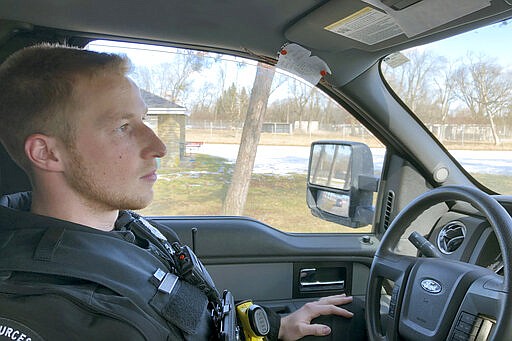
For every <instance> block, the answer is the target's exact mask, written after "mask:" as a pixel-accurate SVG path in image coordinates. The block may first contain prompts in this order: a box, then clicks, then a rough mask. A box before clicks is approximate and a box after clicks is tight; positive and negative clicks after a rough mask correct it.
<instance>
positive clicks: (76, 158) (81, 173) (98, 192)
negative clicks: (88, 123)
mask: <svg viewBox="0 0 512 341" xmlns="http://www.w3.org/2000/svg"><path fill="white" fill-rule="evenodd" d="M68 151H69V153H70V156H71V164H69V165H68V172H66V176H67V181H68V183H69V185H70V186H71V187H72V188H73V189H74V190H75V191H76V192H77V193H78V194H79V195H80V196H81V197H82V198H83V199H84V200H83V201H84V204H85V205H87V206H89V207H90V208H92V209H97V210H109V211H110V210H139V209H142V208H144V207H146V206H147V205H149V203H150V202H151V199H149V200H148V199H147V198H145V197H143V196H141V195H134V194H131V195H130V193H127V192H126V190H127V189H123V188H116V189H113V190H112V189H110V187H109V185H102V184H101V183H98V182H97V181H96V180H95V179H97V175H96V174H95V172H94V171H93V170H92V169H91V168H90V167H89V166H88V165H87V163H86V162H85V160H84V159H83V158H82V156H81V155H80V154H79V152H78V151H77V150H76V148H74V147H70V148H68ZM115 176H117V175H115V174H114V175H113V176H112V177H115ZM110 186H111V185H110ZM123 190H125V191H123Z"/></svg>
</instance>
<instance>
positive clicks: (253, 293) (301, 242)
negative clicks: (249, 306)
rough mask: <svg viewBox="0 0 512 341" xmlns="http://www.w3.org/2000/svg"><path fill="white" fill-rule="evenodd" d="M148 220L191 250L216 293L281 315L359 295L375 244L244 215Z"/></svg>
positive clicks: (349, 235) (359, 238)
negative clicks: (293, 230) (285, 228)
mask: <svg viewBox="0 0 512 341" xmlns="http://www.w3.org/2000/svg"><path fill="white" fill-rule="evenodd" d="M153 220H154V221H155V222H157V223H159V224H161V225H163V226H165V227H167V228H172V229H173V230H174V231H175V232H176V233H177V234H178V236H179V237H180V239H181V240H182V242H183V243H186V244H187V245H189V246H191V247H192V248H193V249H194V250H195V252H196V254H197V256H198V257H199V258H200V259H201V260H202V261H203V263H204V264H205V265H206V267H207V269H208V271H209V272H210V274H211V276H212V278H213V279H214V281H215V283H216V286H217V288H218V289H219V291H222V290H224V289H229V290H230V291H231V292H232V293H233V295H234V297H235V299H238V300H241V299H248V298H251V299H253V300H254V301H256V302H260V303H265V305H267V306H269V307H272V308H274V309H275V310H276V311H278V312H281V313H287V312H290V311H293V310H295V309H297V307H300V306H301V305H302V304H304V303H305V302H306V301H308V300H311V299H312V298H315V297H322V296H326V295H332V294H338V293H342V292H345V293H347V294H349V295H354V296H361V298H364V294H365V290H366V285H367V279H368V273H369V268H370V265H371V260H372V256H373V254H374V252H375V250H376V246H377V242H376V240H374V238H373V237H372V238H371V241H370V242H369V243H368V242H366V243H365V242H364V240H365V239H364V238H362V237H363V235H361V234H302V235H299V234H287V233H283V232H281V231H278V230H276V229H273V228H272V227H270V226H268V225H265V224H263V223H261V222H258V221H256V220H253V219H249V218H245V217H169V218H167V217H166V218H154V219H153Z"/></svg>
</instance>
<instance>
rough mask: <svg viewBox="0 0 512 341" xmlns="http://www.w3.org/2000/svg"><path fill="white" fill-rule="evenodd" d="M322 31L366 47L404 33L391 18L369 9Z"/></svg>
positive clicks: (364, 9)
mask: <svg viewBox="0 0 512 341" xmlns="http://www.w3.org/2000/svg"><path fill="white" fill-rule="evenodd" d="M324 29H326V30H327V31H331V32H333V33H336V34H339V35H342V36H345V37H347V38H350V39H353V40H357V41H359V42H361V43H364V44H367V45H373V44H377V43H380V42H382V41H385V40H388V39H390V38H393V37H396V36H398V35H400V34H402V33H404V31H402V29H401V28H400V26H398V24H397V23H396V22H395V21H394V20H393V17H391V16H389V15H387V14H386V13H383V12H381V11H379V10H376V9H374V8H371V7H365V8H363V9H362V10H360V11H357V12H356V13H354V14H352V15H350V16H348V17H346V18H343V19H341V20H339V21H337V22H335V23H332V24H330V25H328V26H325V27H324Z"/></svg>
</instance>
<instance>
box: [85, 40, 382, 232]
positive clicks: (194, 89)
mask: <svg viewBox="0 0 512 341" xmlns="http://www.w3.org/2000/svg"><path fill="white" fill-rule="evenodd" d="M88 48H89V49H92V50H97V51H106V52H115V53H124V54H126V55H128V56H129V57H130V59H131V60H132V62H133V64H134V70H133V72H132V74H131V77H132V78H133V79H134V80H135V82H136V83H137V84H138V86H139V87H140V89H141V94H142V97H143V99H144V100H145V102H146V104H147V106H148V108H149V112H148V117H149V118H148V120H147V124H148V125H149V126H151V127H152V128H153V129H154V130H155V132H156V133H157V134H158V136H159V137H160V138H161V139H162V140H163V141H164V143H165V144H166V145H167V150H168V153H167V155H166V157H165V158H163V159H162V160H160V168H159V179H158V181H157V183H156V184H155V187H154V189H155V198H154V201H153V203H152V204H151V205H150V206H149V207H147V208H146V209H144V210H142V211H141V213H142V214H144V215H149V216H162V215H167V216H169V215H177V216H180V215H211V216H215V215H241V216H248V217H252V218H255V219H258V220H260V221H262V222H264V223H266V224H268V225H270V226H272V227H274V228H277V229H280V230H282V231H286V232H294V233H319V232H321V233H327V232H328V233H367V232H369V231H371V227H370V226H366V227H363V228H359V229H351V228H348V227H345V226H342V225H338V224H334V223H329V222H326V221H324V220H321V219H319V218H316V217H314V216H313V215H312V214H311V212H310V209H309V208H308V206H307V203H306V178H307V169H308V161H309V153H310V146H311V142H313V141H317V140H350V141H358V142H363V143H366V144H367V145H369V146H370V148H371V150H372V154H373V159H374V164H375V169H376V172H377V173H379V174H380V170H381V166H382V160H383V156H384V148H383V146H382V144H380V142H378V140H377V139H375V138H374V137H373V136H372V135H371V134H370V133H369V132H368V131H367V130H366V129H365V128H364V127H363V126H362V125H361V124H359V123H358V122H357V121H356V120H355V119H354V118H353V117H352V116H351V115H350V114H349V113H348V112H347V111H346V110H345V109H344V108H343V107H341V106H340V105H339V104H338V103H336V102H335V101H333V100H332V99H330V98H329V97H327V96H326V95H325V93H323V92H322V91H320V90H319V89H318V88H316V87H314V86H312V85H310V84H309V83H306V82H304V81H302V80H300V79H298V78H297V77H294V76H291V75H289V74H286V73H284V72H283V71H281V70H279V69H275V68H273V67H269V66H268V65H263V64H258V63H257V62H254V61H251V60H247V59H242V58H239V57H233V56H227V55H219V54H216V53H209V52H202V51H192V50H183V49H175V48H163V47H155V46H147V45H135V44H123V43H117V42H108V41H97V42H93V43H91V44H90V45H89V46H88ZM379 174H376V175H377V176H378V175H379Z"/></svg>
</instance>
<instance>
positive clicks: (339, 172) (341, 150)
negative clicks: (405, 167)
mask: <svg viewBox="0 0 512 341" xmlns="http://www.w3.org/2000/svg"><path fill="white" fill-rule="evenodd" d="M377 185H378V179H377V178H376V177H375V176H374V174H373V157H372V152H371V150H370V148H369V147H368V146H367V145H366V144H364V143H358V142H346V141H317V142H313V143H312V145H311V153H310V159H309V170H308V183H307V189H308V190H307V198H306V200H307V203H308V206H309V208H310V209H311V213H312V214H313V215H314V216H317V217H319V218H321V219H324V220H327V221H331V222H334V223H338V224H341V225H345V226H349V227H362V226H366V225H368V224H371V223H372V220H373V213H374V209H373V206H372V202H373V192H376V191H377V187H378V186H377Z"/></svg>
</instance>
